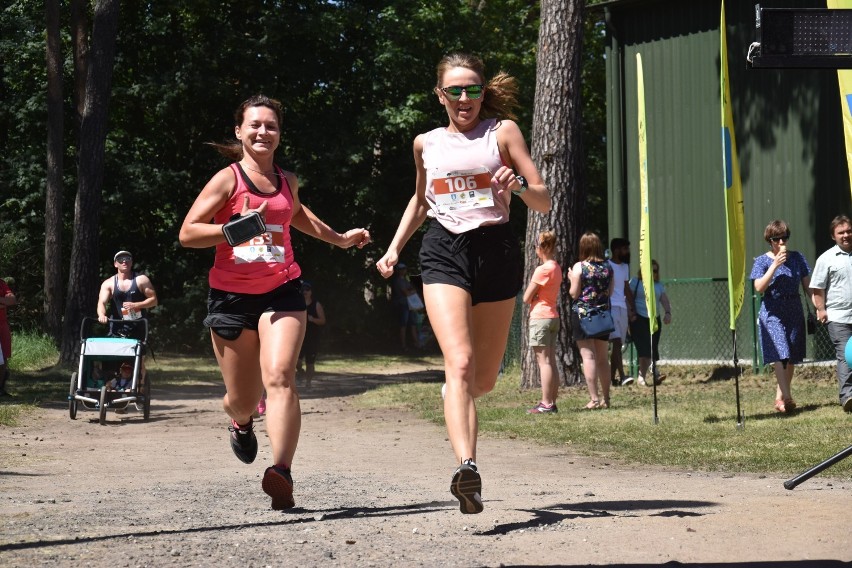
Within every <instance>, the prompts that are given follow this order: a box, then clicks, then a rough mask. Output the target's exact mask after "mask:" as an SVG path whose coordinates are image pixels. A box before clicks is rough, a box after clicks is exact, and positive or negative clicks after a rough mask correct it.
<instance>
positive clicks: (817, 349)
mask: <svg viewBox="0 0 852 568" xmlns="http://www.w3.org/2000/svg"><path fill="white" fill-rule="evenodd" d="M662 283H663V284H664V285H665V287H666V294H667V295H668V297H669V300H670V301H671V305H672V323H671V324H669V325H663V331H662V335H661V337H660V358H661V361H660V363H661V364H666V363H668V364H675V365H715V366H718V365H733V362H734V351H733V336H732V333H731V329H730V326H729V321H730V316H729V307H728V281H727V279H725V278H675V279H671V280H662ZM806 302H809V301H808V300H807V299H806V298H804V297H803V296H802V306H803V308H804V311H805V314H807V309H808V305H807V303H806ZM568 306H569V304H568V303H567V302H565V303H564V304H563V309H568ZM522 307H523V304H522V303H521V301H520V299H519V300H518V302H517V305H516V307H515V314H514V316H513V319H512V329H511V331H510V332H509V344H508V346H507V348H506V355H505V357H504V365H506V366H509V365H516V364H519V362H520V357H521V354H520V346H521V334H522V333H523V328H522V326H523V325H524V322H522V321H521V314H522V313H523V311H522ZM810 309H811V310H813V307H812V306H811V307H810ZM759 310H760V294H757V293H756V292H755V291H754V284H753V282H752V281H751V280H748V281H747V282H746V292H745V299H744V302H743V307H742V310H741V311H740V315H739V318H737V325H736V328H737V329H736V332H737V333H736V337H737V361H738V362H739V364H740V365H751V367H752V368H753V369H754V370H755V371H757V370H759V369H761V368H762V367H763V355H762V353H761V352H760V339H759V335H758V334H759V332H758V330H757V313H758V312H759ZM628 360H629V361H634V362H635V350H634V349H633V348H632V347H631V348H630V349H629V350H628V351H626V352H625V364H626V363H627V361H628ZM834 360H835V357H834V345H833V344H832V343H831V339H830V338H829V336H828V330H827V328H826V327H825V326H824V325H817V329H816V333H815V334H813V335H808V336H807V352H806V359H805V363H806V364H807V363H819V362H823V361H834Z"/></svg>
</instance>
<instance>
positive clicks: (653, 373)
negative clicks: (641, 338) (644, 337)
mask: <svg viewBox="0 0 852 568" xmlns="http://www.w3.org/2000/svg"><path fill="white" fill-rule="evenodd" d="M645 380H646V381H647V380H648V379H647V378H646V379H645ZM651 383H653V385H654V424H659V423H660V417H659V416H658V415H657V362H656V361H655V360H654V334H653V333H651Z"/></svg>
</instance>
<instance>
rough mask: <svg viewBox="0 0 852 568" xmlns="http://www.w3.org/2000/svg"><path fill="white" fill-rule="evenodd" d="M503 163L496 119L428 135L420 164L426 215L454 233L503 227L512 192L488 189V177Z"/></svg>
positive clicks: (507, 216) (489, 180)
mask: <svg viewBox="0 0 852 568" xmlns="http://www.w3.org/2000/svg"><path fill="white" fill-rule="evenodd" d="M503 165H505V164H504V163H503V160H502V159H501V157H500V150H499V148H498V146H497V120H496V119H493V118H491V119H488V120H483V121H482V122H480V123H479V124H478V125H477V126H476V127H475V128H474V129H473V130H471V131H469V132H464V133H457V132H449V131H448V130H447V129H446V128H443V127H442V128H436V129H435V130H431V131H429V132H427V133H426V135H425V136H424V139H423V166H424V167H425V168H426V202H427V203H428V204H429V212H428V215H429V217H434V218H435V219H437V220H438V222H440V223H441V225H443V226H444V228H445V229H447V230H448V231H450V232H451V233H455V234H459V233H464V232H466V231H469V230H471V229H476V228H477V227H482V226H485V225H499V224H501V223H507V222H508V221H509V203H510V202H511V199H512V192H511V191H509V190H504V191H503V192H502V193H501V194H500V195H498V194H497V191H496V190H495V189H493V188H492V187H491V177H492V176H493V174H494V172H495V171H497V169H498V168H499V167H500V166H503Z"/></svg>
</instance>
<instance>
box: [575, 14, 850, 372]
mask: <svg viewBox="0 0 852 568" xmlns="http://www.w3.org/2000/svg"><path fill="white" fill-rule="evenodd" d="M761 6H763V7H772V8H785V7H787V8H793V7H795V8H803V7H813V8H825V2H824V0H823V1H822V2H819V1H815V0H799V1H779V0H771V1H768V2H764V3H761ZM590 9H593V10H594V11H596V12H599V13H602V14H603V17H604V20H605V24H606V33H607V40H608V45H607V49H606V59H607V158H608V169H609V172H608V201H609V211H608V216H609V219H608V220H609V229H610V230H609V234H610V236H619V235H624V236H627V238H629V239H630V241H631V242H632V243H634V245H638V242H639V220H640V208H639V167H638V161H639V151H638V144H637V85H636V67H637V65H636V54H637V53H641V56H642V64H643V71H644V76H645V101H646V120H647V140H648V173H649V201H650V216H651V245H652V253H653V256H654V258H656V259H657V260H659V262H660V264H661V268H662V273H663V278H664V279H667V280H669V282H668V284H667V286H668V289H669V296H670V297H671V299H672V303H673V304H674V306H675V309H676V317H677V315H680V320H679V321H680V323H681V324H684V323H686V322H684V320H687V321H689V323H690V325H689V326H684V327H683V328H681V327H680V325H678V326H677V333H676V334H670V332H669V331H666V332H665V333H666V334H668V338H670V339H673V338H674V337H675V336H676V337H678V338H681V339H679V340H677V341H674V342H672V341H670V339H665V340H664V343H663V344H662V345H661V349H662V350H663V357H664V358H666V354H665V351H666V348H665V344H666V343H669V348H668V349H669V351H670V353H669V357H670V358H675V359H677V358H687V359H689V358H702V359H703V358H705V357H707V356H711V357H715V355H712V354H711V353H710V352H713V353H717V352H721V353H725V352H726V351H730V348H729V347H728V346H729V344H730V332H729V331H728V307H727V302H728V300H727V285H726V283H725V282H724V279H725V278H726V276H727V268H726V254H727V252H726V238H725V235H726V230H725V208H724V190H723V168H722V142H721V109H720V57H719V50H720V33H719V24H720V12H721V2H720V0H688V1H686V0H613V1H609V2H603V3H602V4H599V5H596V6H594V7H590ZM755 15H756V12H755V3H754V2H753V1H749V2H745V1H740V0H728V1H727V2H726V20H727V41H728V60H729V74H730V86H731V102H732V108H733V115H734V126H735V134H736V140H737V146H738V156H739V162H740V170H741V178H742V185H743V196H744V209H745V224H746V276H748V273H749V272H750V271H751V263H752V260H751V259H753V258H754V257H756V256H758V255H760V254H763V253H764V252H765V251H766V250H767V245H766V243H765V242H764V240H763V230H764V228H765V226H766V225H767V223H768V222H769V221H771V220H773V219H776V218H781V219H784V220H786V221H787V222H788V223H789V224H790V226H791V229H792V235H793V236H792V239H791V241H790V245H789V246H790V248H791V249H794V250H799V251H801V252H802V253H803V254H804V255H805V257H806V258H807V259H808V262H809V263H810V264H811V266H813V263H814V262H815V260H816V257H817V256H818V255H819V254H820V253H821V252H823V251H824V250H826V249H828V248H829V247H830V246H831V245H832V244H833V242H832V241H831V239H830V236H829V231H828V225H829V222H830V221H831V219H832V218H833V217H834V216H835V215H838V214H841V213H844V214H849V213H850V187H849V174H848V170H847V164H846V155H845V147H844V139H843V128H842V123H841V107H840V96H839V89H838V85H837V75H836V72H835V71H834V70H804V69H750V68H749V66H748V65H747V62H746V54H747V52H748V48H749V45H750V44H751V43H752V42H754V41H756V38H757V32H756V29H755ZM633 254H634V258H636V259H637V260H638V247H637V246H634V247H633ZM637 268H638V262H636V261H634V262H633V263H632V269H633V272H634V273H635V271H636V269H637ZM672 279H674V280H672ZM708 279H716V282H715V283H709V282H710V280H708ZM705 284H706V285H705ZM746 296H747V297H746V302H745V304H746V305H745V307H744V308H743V313H742V315H741V317H740V319H739V320H738V324H737V328H738V336H739V341H738V346H739V351H740V353H739V358H740V360H743V359H751V357H752V355H753V353H752V351H753V345H754V342H753V324H754V312H753V308H754V305H753V304H752V302H751V298H750V297H749V296H750V288H749V286H748V285H747V288H746ZM678 312H679V314H678ZM672 327H673V328H674V327H675V326H674V325H673V326H672ZM691 334H694V337H691ZM708 341H709V342H715V343H718V345H716V344H715V343H714V344H713V345H709V344H708ZM699 345H701V347H700V348H699V347H698V346H699ZM809 349H811V351H813V346H811V347H809ZM811 356H816V358H826V357H825V354H824V353H822V354H820V353H815V354H814V353H812V354H811ZM830 356H831V355H830V354H829V357H830ZM723 358H724V357H723Z"/></svg>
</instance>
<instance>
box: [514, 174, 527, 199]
mask: <svg viewBox="0 0 852 568" xmlns="http://www.w3.org/2000/svg"><path fill="white" fill-rule="evenodd" d="M515 179H516V180H518V183H519V184H521V189H519V190H517V191H515V190H512V193H514V194H515V195H520V194H522V193H523V192H525V191H526V190H528V189H529V188H530V184H529V183H527V178H525V177H524V176H515Z"/></svg>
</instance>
